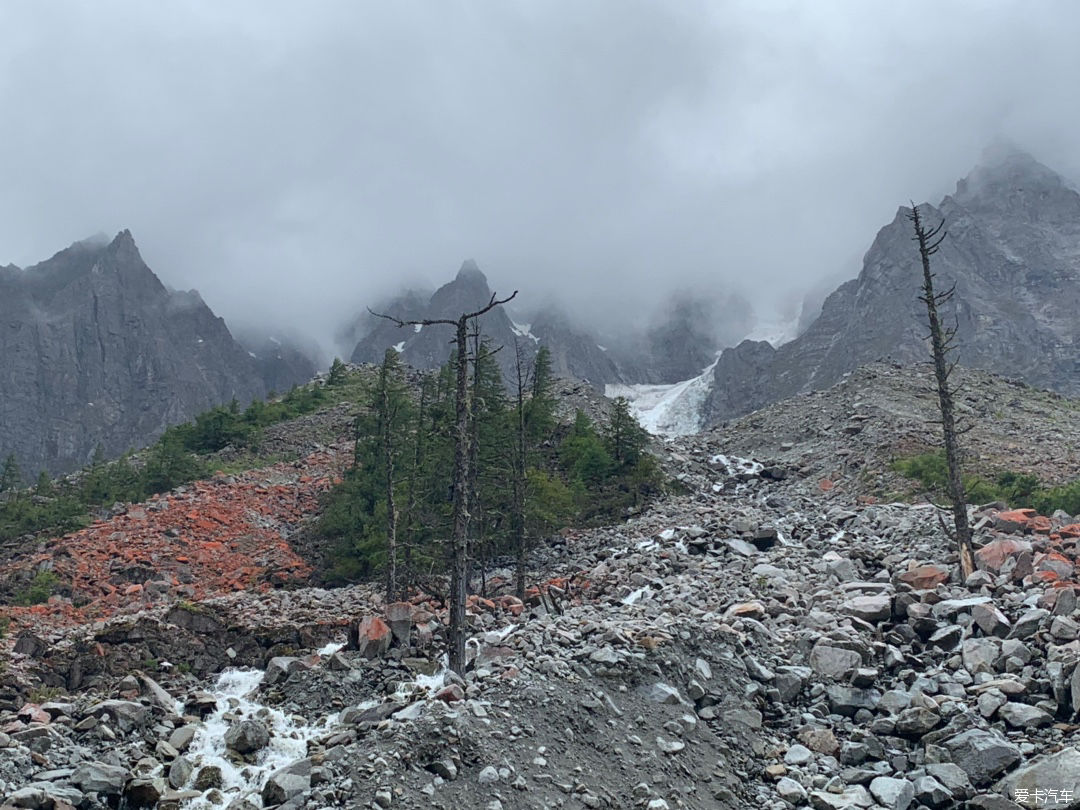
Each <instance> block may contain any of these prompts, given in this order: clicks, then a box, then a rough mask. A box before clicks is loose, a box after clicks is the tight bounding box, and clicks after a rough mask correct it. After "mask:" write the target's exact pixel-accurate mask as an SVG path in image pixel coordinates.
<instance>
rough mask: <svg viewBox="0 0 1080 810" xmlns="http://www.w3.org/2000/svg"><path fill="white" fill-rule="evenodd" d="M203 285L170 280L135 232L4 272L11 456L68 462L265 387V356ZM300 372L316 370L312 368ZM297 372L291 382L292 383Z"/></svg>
mask: <svg viewBox="0 0 1080 810" xmlns="http://www.w3.org/2000/svg"><path fill="white" fill-rule="evenodd" d="M256 359H257V358H253V357H252V355H251V354H250V353H249V352H248V351H247V350H245V349H244V348H243V347H241V346H240V344H238V343H237V342H236V341H235V340H234V339H233V337H232V335H231V334H230V333H229V330H228V328H227V327H226V325H225V323H224V321H222V320H221V319H220V318H218V317H216V316H215V315H214V313H213V312H212V311H211V310H210V309H209V307H207V306H206V304H205V303H204V302H203V301H202V299H201V298H200V297H199V295H198V293H195V292H176V291H170V290H168V289H167V288H166V287H165V286H164V285H163V284H162V283H161V282H160V281H159V280H158V278H157V277H156V276H155V275H154V273H153V271H151V270H150V268H149V267H147V266H146V264H145V262H144V261H143V260H142V257H141V256H140V255H139V250H138V248H137V247H136V245H135V240H134V239H133V238H132V235H131V233H130V232H129V231H126V230H125V231H121V232H120V233H119V234H118V235H117V236H116V237H115V238H114V239H112V240H111V241H109V240H107V239H93V240H87V241H85V242H77V243H75V244H74V245H72V246H71V247H69V248H67V249H65V250H62V251H60V252H59V253H57V254H56V255H55V256H53V257H52V258H50V259H48V260H47V261H44V262H41V263H40V264H37V265H35V266H33V267H30V268H28V269H26V270H20V269H18V268H13V267H7V268H5V269H4V270H3V271H0V383H2V389H3V396H2V398H0V455H3V456H4V457H6V456H7V455H8V454H9V453H14V454H15V456H16V458H17V460H18V461H19V463H20V465H21V466H22V468H23V470H24V471H25V472H26V473H27V474H30V475H36V473H37V471H38V470H41V469H46V470H49V471H50V472H61V471H67V470H70V469H73V468H75V467H78V466H80V465H82V464H85V463H86V462H87V461H89V459H90V458H91V456H92V455H93V453H94V450H95V448H96V447H98V446H99V445H100V446H101V447H102V448H103V450H104V452H105V454H106V456H116V455H119V454H120V453H122V452H124V451H125V450H127V449H129V448H131V447H141V446H143V445H145V444H146V443H148V442H150V441H152V440H153V438H155V437H156V436H157V435H158V434H160V433H161V432H162V431H163V430H164V429H165V428H166V427H167V426H169V425H171V424H176V423H178V422H183V421H186V420H188V419H190V418H192V417H194V416H195V415H196V414H198V413H200V412H201V411H204V410H206V409H207V408H209V407H211V406H213V405H218V404H221V403H224V402H228V401H229V400H230V399H232V398H234V397H235V398H236V399H238V400H240V401H241V402H242V403H246V402H248V401H250V400H251V399H252V398H254V397H257V396H262V395H264V394H265V393H266V391H267V385H266V383H265V381H264V379H263V378H262V376H260V375H261V374H263V373H266V374H270V375H276V377H275V381H276V382H277V383H279V384H281V383H285V382H289V378H293V379H291V382H301V381H306V380H307V379H309V378H310V375H307V376H305V377H304V378H303V380H300V379H295V373H296V367H295V366H293V367H292V368H289V367H287V366H286V367H285V368H284V369H283V368H282V363H281V362H279V361H278V360H275V359H274V358H273V357H269V356H268V357H267V358H265V360H266V362H265V363H264V364H263V365H262V366H260V365H258V364H257V363H256V362H255V361H256ZM301 373H304V374H307V370H306V369H301ZM291 382H290V384H291Z"/></svg>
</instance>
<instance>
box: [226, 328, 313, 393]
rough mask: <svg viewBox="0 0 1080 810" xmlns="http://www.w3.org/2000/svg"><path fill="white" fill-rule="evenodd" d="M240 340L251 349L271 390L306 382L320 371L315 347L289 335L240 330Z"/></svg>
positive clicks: (261, 378) (263, 380) (278, 390)
mask: <svg viewBox="0 0 1080 810" xmlns="http://www.w3.org/2000/svg"><path fill="white" fill-rule="evenodd" d="M234 336H235V337H236V339H237V341H239V342H240V344H241V345H242V346H243V347H244V348H245V349H247V351H248V356H249V357H251V359H252V362H253V363H254V364H255V371H256V374H258V377H259V379H260V380H262V382H263V385H264V386H266V390H267V391H276V392H278V393H284V392H285V391H288V390H289V389H290V388H292V387H293V386H294V385H303V384H304V383H306V382H308V381H309V380H311V378H312V377H314V376H315V374H316V373H317V372H318V371H319V368H318V365H317V363H316V361H315V359H314V358H315V357H317V356H318V353H317V352H316V351H315V350H314V348H313V347H306V346H300V345H298V344H297V343H296V342H294V341H292V340H287V339H284V340H283V339H279V338H276V337H273V336H271V335H266V336H259V335H254V334H243V333H241V334H236V333H235V331H234Z"/></svg>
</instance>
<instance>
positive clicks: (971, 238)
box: [704, 149, 1080, 423]
mask: <svg viewBox="0 0 1080 810" xmlns="http://www.w3.org/2000/svg"><path fill="white" fill-rule="evenodd" d="M920 209H921V211H922V213H923V216H924V218H925V220H926V221H927V222H930V223H934V224H936V223H937V222H938V221H939V220H941V219H944V220H945V226H946V228H947V230H948V232H949V236H948V238H947V239H946V240H945V242H944V244H943V245H942V248H941V251H940V253H938V254H937V255H935V256H934V258H933V270H934V272H935V273H936V274H937V279H936V285H937V288H938V289H939V290H945V289H948V288H949V287H950V286H951V285H953V284H955V285H956V294H955V297H954V298H953V300H952V301H951V302H950V303H949V304H948V305H947V307H946V308H945V309H944V311H943V313H942V314H943V316H944V318H945V321H946V323H947V324H954V325H955V326H956V327H957V329H958V332H957V346H958V354H957V357H958V359H959V362H960V363H961V364H962V365H966V366H969V367H971V368H977V369H983V370H986V371H993V372H996V373H998V374H1001V375H1003V376H1006V377H1010V378H1018V379H1022V380H1024V381H1026V382H1028V383H1030V384H1032V385H1036V386H1040V387H1045V388H1050V389H1054V390H1058V391H1061V392H1063V393H1069V394H1077V393H1080V355H1078V354H1077V349H1078V341H1080V321H1078V320H1077V318H1076V313H1077V311H1078V307H1080V194H1077V192H1076V191H1074V190H1073V189H1071V188H1070V187H1069V186H1068V185H1067V184H1066V183H1065V182H1064V180H1062V178H1061V177H1060V176H1058V175H1057V174H1056V173H1054V172H1053V171H1051V170H1050V169H1048V168H1047V167H1046V166H1043V165H1042V164H1041V163H1038V162H1037V161H1036V160H1034V159H1033V158H1032V157H1030V156H1029V155H1026V154H1024V153H1022V152H1019V151H1016V150H1012V149H1005V150H1000V149H999V150H996V151H995V152H992V153H988V154H987V155H986V156H985V157H984V159H983V162H982V164H981V165H980V166H978V167H977V168H976V169H975V170H974V171H973V172H972V173H971V174H970V175H969V176H968V177H967V178H965V179H964V180H961V181H960V182H959V183H958V184H957V188H956V192H955V193H954V194H952V195H950V196H947V197H946V198H945V199H944V200H942V202H941V203H940V204H939V205H938V206H936V207H935V206H931V205H928V204H924V205H922V206H920ZM909 211H910V209H908V208H903V207H902V208H900V209H899V210H898V211H897V213H896V216H895V217H894V219H893V221H892V222H891V223H889V224H888V225H887V226H885V227H884V228H883V229H882V230H881V231H880V232H879V233H878V235H877V237H876V238H875V240H874V242H873V244H872V245H871V247H870V249H869V251H867V253H866V256H865V258H864V261H863V268H862V272H861V273H860V274H859V276H858V278H856V279H853V280H851V281H848V282H846V283H844V284H843V285H841V286H840V287H839V288H838V289H837V290H836V291H835V292H833V293H832V295H830V296H829V297H828V298H827V299H826V301H825V303H824V305H823V307H822V311H821V315H820V316H819V317H818V318H817V319H816V320H815V321H814V323H813V324H812V325H811V326H810V327H809V328H808V329H807V330H806V331H805V332H804V333H803V334H802V335H800V336H799V337H798V338H797V339H796V340H794V341H792V342H791V343H787V344H785V345H783V346H781V347H780V348H779V349H777V350H776V351H774V352H765V351H762V350H761V349H760V347H759V346H757V345H755V344H749V343H743V344H741V345H739V346H737V347H735V348H733V349H729V350H727V351H725V352H724V355H723V357H722V358H721V361H720V362H719V363H718V364H717V367H716V369H715V374H714V380H713V388H712V391H711V393H710V395H709V397H708V400H707V401H706V404H705V414H704V417H705V421H706V423H715V422H718V421H722V420H725V419H728V418H731V417H733V416H738V415H741V414H744V413H747V412H749V411H751V410H754V409H757V408H760V407H762V406H764V405H766V404H769V403H771V402H775V401H778V400H780V399H785V398H787V397H790V396H793V395H795V394H798V393H800V392H802V391H808V390H820V389H823V388H826V387H828V386H830V385H832V384H833V383H835V382H837V381H838V380H839V379H840V378H841V377H842V376H843V375H844V374H845V373H847V372H849V371H851V370H852V369H854V368H856V367H857V366H859V365H861V364H863V363H867V362H872V361H876V360H891V361H895V362H900V363H911V362H916V361H924V360H926V359H928V357H929V349H928V346H927V343H926V341H925V334H926V331H927V329H926V325H925V324H926V312H925V309H924V307H923V305H922V303H921V302H920V301H919V300H918V296H919V289H920V285H921V274H922V271H921V266H920V265H919V258H918V252H917V250H916V249H915V248H914V246H913V243H912V241H911V223H910V222H909V220H908V218H907V214H908V213H909Z"/></svg>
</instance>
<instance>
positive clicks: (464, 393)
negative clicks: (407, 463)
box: [368, 290, 517, 675]
mask: <svg viewBox="0 0 1080 810" xmlns="http://www.w3.org/2000/svg"><path fill="white" fill-rule="evenodd" d="M516 295H517V290H514V292H513V294H512V295H510V296H509V297H507V298H503V299H498V298H496V296H495V293H492V294H491V299H490V300H489V301H488V302H487V304H485V305H484V306H482V307H481V308H480V309H478V310H476V311H475V312H463V313H461V315H460V316H459V317H458V318H457V319H456V320H455V319H450V318H430V319H423V320H410V321H404V320H402V319H401V318H395V317H394V316H393V315H386V314H383V313H379V312H374V311H373V310H371V309H368V312H370V313H371V314H372V315H374V316H375V317H377V318H383V319H385V320H388V321H390V322H392V323H395V324H397V325H398V326H399V327H403V326H439V325H445V326H453V327H454V330H455V333H454V341H453V342H454V343H455V344H456V345H457V361H456V362H457V368H456V369H455V371H456V372H457V381H456V382H457V385H456V390H455V395H454V421H455V424H454V477H453V491H454V506H453V529H452V531H451V536H450V628H449V632H450V639H449V641H450V643H449V650H448V658H449V663H450V669H452V670H453V671H454V672H456V673H458V674H459V675H464V674H465V601H466V598H467V596H468V593H467V591H468V571H469V547H468V533H469V438H470V437H469V346H468V335H469V321H475V320H476V319H477V318H479V317H480V316H481V315H483V314H485V313H487V312H490V311H491V310H493V309H495V307H497V306H500V305H502V304H505V303H507V302H508V301H511V300H513V299H514V297H515V296H516Z"/></svg>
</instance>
